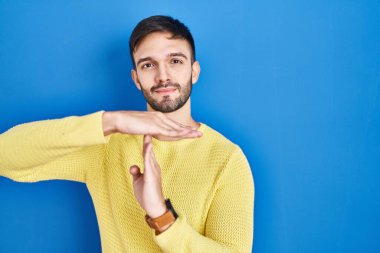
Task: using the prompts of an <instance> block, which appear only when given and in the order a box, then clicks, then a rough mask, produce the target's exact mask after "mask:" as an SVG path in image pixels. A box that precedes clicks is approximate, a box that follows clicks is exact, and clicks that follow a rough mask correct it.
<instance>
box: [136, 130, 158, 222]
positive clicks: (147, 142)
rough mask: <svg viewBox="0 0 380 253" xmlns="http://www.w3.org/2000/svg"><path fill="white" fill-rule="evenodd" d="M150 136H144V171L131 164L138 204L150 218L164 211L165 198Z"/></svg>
mask: <svg viewBox="0 0 380 253" xmlns="http://www.w3.org/2000/svg"><path fill="white" fill-rule="evenodd" d="M151 141H152V137H151V136H150V135H145V136H144V142H143V158H144V173H141V172H140V168H139V167H138V166H136V165H133V166H132V167H131V168H130V173H131V174H132V176H133V191H134V194H135V197H136V199H137V201H138V202H139V204H140V206H141V207H142V208H143V209H144V210H145V212H146V213H147V214H148V215H149V217H151V218H157V217H159V216H161V215H163V214H164V213H165V212H166V205H165V198H164V194H163V192H162V181H161V169H160V166H159V165H158V163H157V161H156V158H155V156H154V153H153V145H152V142H151Z"/></svg>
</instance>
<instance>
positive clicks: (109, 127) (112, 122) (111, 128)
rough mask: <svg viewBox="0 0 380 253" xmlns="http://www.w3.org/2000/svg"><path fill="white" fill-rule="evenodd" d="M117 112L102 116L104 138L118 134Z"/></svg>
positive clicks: (105, 113)
mask: <svg viewBox="0 0 380 253" xmlns="http://www.w3.org/2000/svg"><path fill="white" fill-rule="evenodd" d="M116 114H117V113H116V112H104V113H103V115H102V127H103V134H104V136H107V135H110V134H113V133H115V132H117V128H116V116H117V115H116Z"/></svg>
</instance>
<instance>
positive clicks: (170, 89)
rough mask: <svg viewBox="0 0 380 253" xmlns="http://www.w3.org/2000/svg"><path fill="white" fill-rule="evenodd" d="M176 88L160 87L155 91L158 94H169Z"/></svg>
mask: <svg viewBox="0 0 380 253" xmlns="http://www.w3.org/2000/svg"><path fill="white" fill-rule="evenodd" d="M176 90H177V89H176V88H161V89H157V90H155V92H157V93H159V94H170V93H173V92H175V91H176Z"/></svg>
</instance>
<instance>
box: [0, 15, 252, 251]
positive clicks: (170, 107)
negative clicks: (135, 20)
mask: <svg viewBox="0 0 380 253" xmlns="http://www.w3.org/2000/svg"><path fill="white" fill-rule="evenodd" d="M130 52H131V56H132V61H133V65H134V67H133V70H132V79H133V81H134V83H135V85H136V87H137V88H138V89H139V90H141V91H142V93H143V95H144V97H145V99H146V101H147V112H137V111H113V112H104V111H101V112H96V113H93V114H90V115H85V116H81V117H66V118H63V119H56V120H45V121H38V122H32V123H27V124H22V125H19V126H16V127H14V128H12V129H10V130H8V131H7V132H5V133H3V134H2V135H1V136H0V150H1V152H0V175H2V176H5V177H8V178H11V179H13V180H15V181H20V182H35V181H41V180H49V179H65V180H74V181H78V182H83V183H86V185H87V187H88V190H89V192H90V195H91V197H92V200H93V202H94V206H95V210H96V214H97V218H98V223H99V228H100V235H101V242H102V250H103V252H106V253H107V252H109V253H110V252H175V253H179V252H250V251H251V247H252V240H253V197H254V187H253V180H252V174H251V170H250V168H249V164H248V162H247V160H246V158H245V156H244V154H243V152H242V151H241V149H240V148H239V147H238V146H237V145H235V144H233V143H231V142H230V141H229V140H227V139H226V138H225V137H223V136H222V135H220V134H219V133H218V132H216V131H215V130H213V129H211V128H210V127H208V126H207V125H205V124H204V123H199V122H196V121H195V120H194V119H193V118H192V117H191V110H190V103H191V101H190V93H191V90H192V85H193V84H195V83H196V81H197V80H198V76H199V73H200V66H199V63H198V61H196V58H195V47H194V41H193V38H192V35H191V33H190V31H189V30H188V28H187V27H186V26H185V25H183V24H182V23H181V22H180V21H178V20H175V19H173V18H171V17H167V16H153V17H149V18H146V19H144V20H142V21H141V22H140V23H139V24H138V25H137V26H136V27H135V29H134V31H133V32H132V35H131V38H130ZM21 154H22V155H21Z"/></svg>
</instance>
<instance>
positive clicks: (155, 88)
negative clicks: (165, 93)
mask: <svg viewBox="0 0 380 253" xmlns="http://www.w3.org/2000/svg"><path fill="white" fill-rule="evenodd" d="M170 87H172V88H176V89H178V91H181V85H179V83H173V82H167V83H160V84H157V85H155V86H153V87H152V88H150V92H151V93H153V92H155V91H156V90H158V89H161V88H170Z"/></svg>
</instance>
